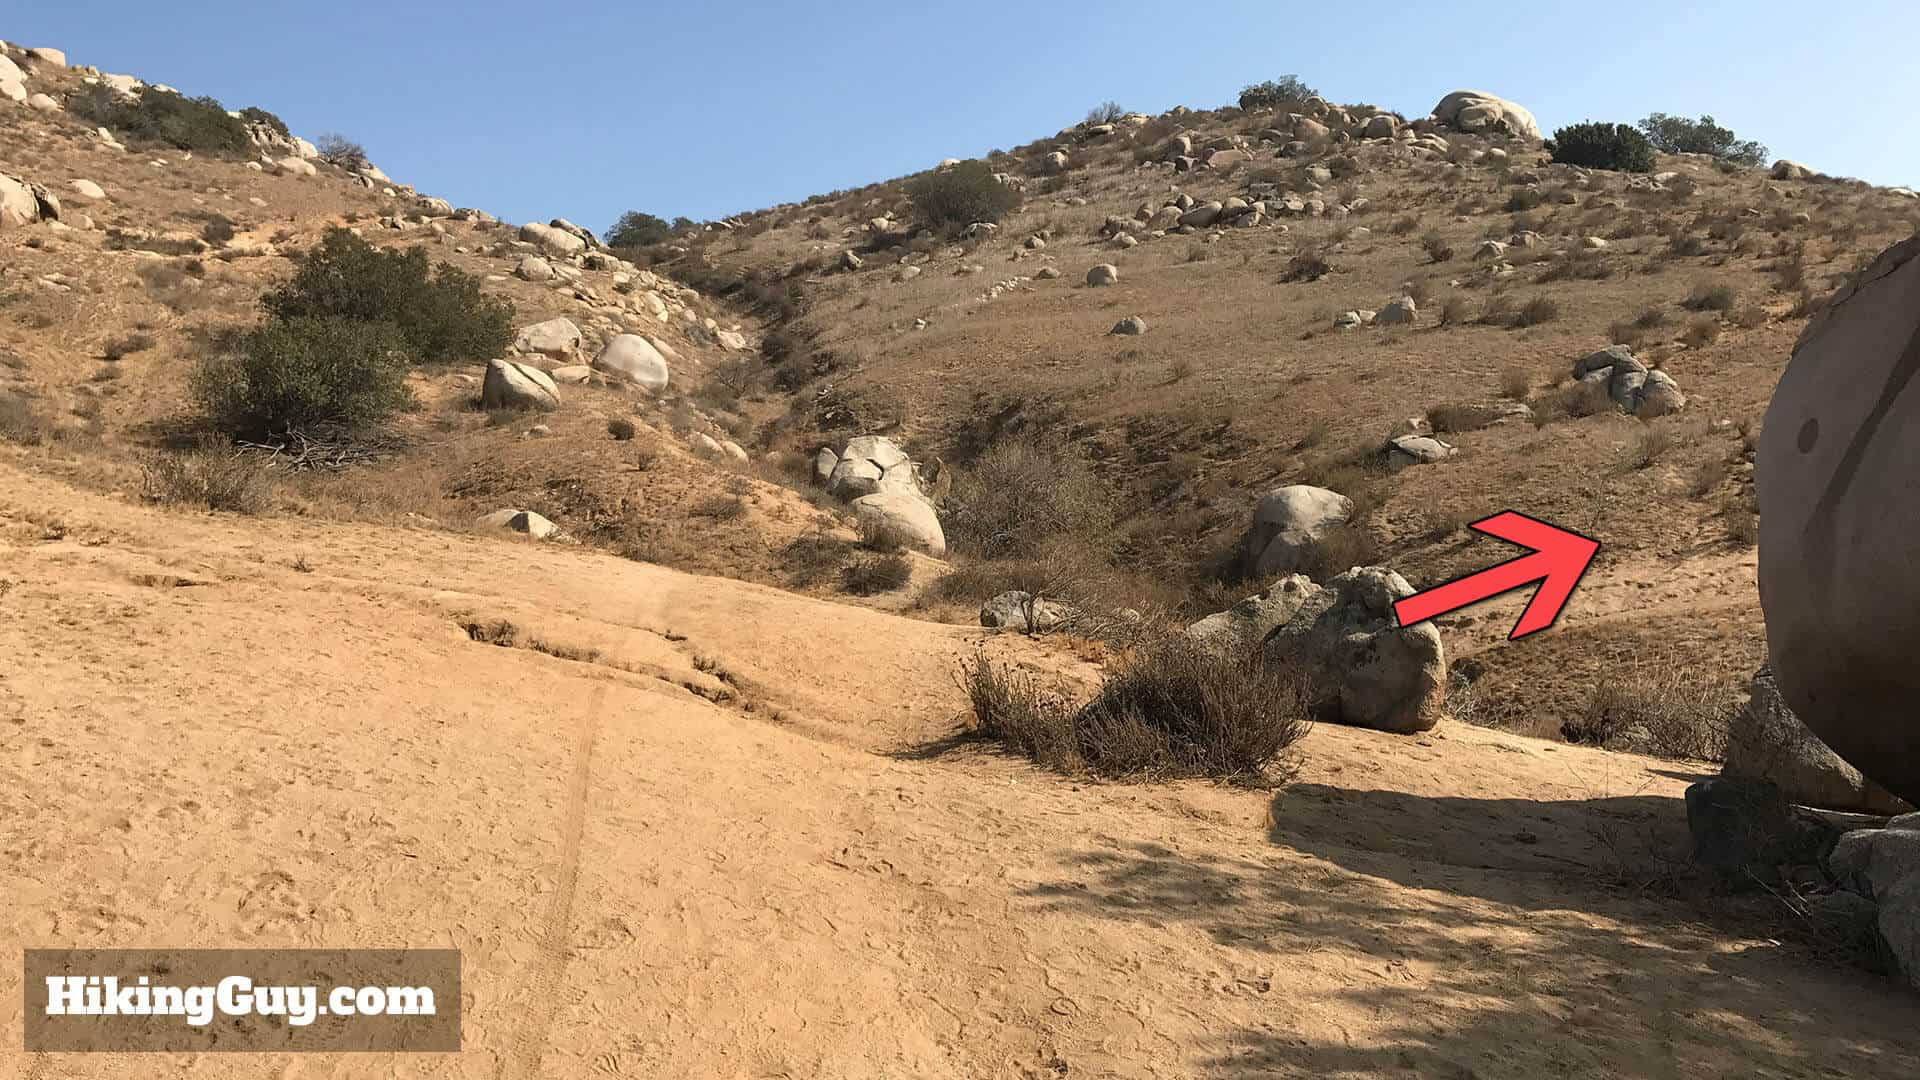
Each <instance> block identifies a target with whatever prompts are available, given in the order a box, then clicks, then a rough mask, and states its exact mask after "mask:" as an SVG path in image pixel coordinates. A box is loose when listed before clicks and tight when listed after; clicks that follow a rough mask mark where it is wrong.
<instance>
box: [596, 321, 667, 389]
mask: <svg viewBox="0 0 1920 1080" xmlns="http://www.w3.org/2000/svg"><path fill="white" fill-rule="evenodd" d="M593 367H594V370H596V371H600V372H604V373H606V374H608V375H613V376H616V377H618V378H622V379H625V380H627V381H628V382H631V383H633V384H635V385H637V386H641V387H644V388H646V389H648V390H651V391H654V392H655V393H658V392H659V391H661V390H665V389H666V388H667V380H668V377H669V374H670V371H669V368H668V366H667V358H666V357H664V356H662V355H660V350H658V349H656V348H654V347H653V343H652V342H651V341H648V340H647V339H646V338H643V337H641V336H640V335H639V334H617V335H615V336H614V338H613V340H611V341H609V342H607V346H606V348H604V349H601V350H600V355H599V356H596V357H594V358H593Z"/></svg>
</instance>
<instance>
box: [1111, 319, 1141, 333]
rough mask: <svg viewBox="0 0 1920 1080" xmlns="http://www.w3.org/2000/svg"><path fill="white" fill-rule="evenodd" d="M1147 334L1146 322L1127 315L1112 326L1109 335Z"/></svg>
mask: <svg viewBox="0 0 1920 1080" xmlns="http://www.w3.org/2000/svg"><path fill="white" fill-rule="evenodd" d="M1146 332H1147V320H1145V319H1143V318H1141V317H1140V316H1138V315H1129V316H1127V317H1126V318H1124V319H1121V320H1120V321H1119V322H1117V323H1114V324H1113V329H1112V330H1109V331H1107V333H1109V334H1136V335H1137V334H1144V333H1146Z"/></svg>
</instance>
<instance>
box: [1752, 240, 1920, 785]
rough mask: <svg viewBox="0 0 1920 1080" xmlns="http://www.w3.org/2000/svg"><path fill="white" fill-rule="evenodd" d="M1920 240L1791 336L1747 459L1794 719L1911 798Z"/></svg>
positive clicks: (1918, 775)
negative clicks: (1751, 460) (1789, 353)
mask: <svg viewBox="0 0 1920 1080" xmlns="http://www.w3.org/2000/svg"><path fill="white" fill-rule="evenodd" d="M1916 375H1920V236H1916V237H1914V238H1911V239H1908V240H1906V241H1903V242H1902V243H1900V244H1897V245H1895V246H1894V247H1892V248H1890V249H1888V250H1887V251H1885V252H1883V253H1881V255H1880V256H1879V257H1878V258H1877V259H1876V260H1875V261H1874V262H1873V264H1872V265H1870V266H1869V267H1868V268H1867V269H1866V270H1865V271H1863V272H1862V273H1861V274H1860V275H1859V276H1858V277H1856V278H1855V279H1854V280H1853V281H1851V282H1850V283H1849V284H1847V285H1845V286H1843V287H1842V288H1841V289H1840V290H1838V291H1837V292H1836V293H1835V294H1834V296H1833V298H1832V299H1831V300H1830V301H1829V302H1828V304H1827V306H1826V308H1825V309H1824V310H1822V311H1821V312H1820V313H1819V314H1817V315H1815V316H1814V317H1813V319H1812V320H1811V321H1810V322H1809V323H1808V325H1807V328H1806V331H1805V332H1804V333H1803V334H1802V335H1801V337H1800V341H1799V344H1798V345H1797V346H1796V347H1795V349H1794V351H1793V358H1792V360H1791V361H1789V362H1788V364H1787V368H1786V372H1785V373H1784V374H1783V375H1782V376H1781V378H1780V384H1779V386H1778V387H1776V388H1775V390H1774V393H1773V401H1772V404H1771V405H1770V406H1769V407H1768V408H1767V413H1766V419H1765V421H1764V424H1763V426H1762V428H1761V434H1760V439H1759V445H1758V456H1757V459H1756V462H1755V464H1756V483H1757V488H1758V493H1759V502H1760V566H1759V582H1760V604H1761V607H1762V609H1763V610H1764V612H1765V614H1766V621H1767V651H1768V655H1769V659H1770V665H1769V666H1770V667H1771V668H1772V670H1773V673H1774V675H1775V677H1776V678H1777V679H1778V680H1779V684H1780V693H1781V696H1782V697H1783V698H1784V699H1785V701H1786V703H1787V705H1788V706H1789V707H1790V708H1791V709H1792V710H1793V713H1794V715H1796V716H1798V717H1799V718H1800V720H1801V721H1802V722H1803V723H1805V724H1806V726H1807V727H1808V728H1809V729H1810V730H1811V731H1812V732H1813V733H1814V734H1815V735H1817V736H1819V738H1820V740H1821V741H1822V742H1824V743H1826V744H1827V745H1828V746H1829V747H1831V748H1832V749H1833V751H1834V752H1835V753H1837V754H1838V755H1839V756H1840V757H1841V758H1842V759H1844V760H1845V761H1847V762H1848V763H1850V764H1852V765H1853V766H1855V767H1856V768H1858V769H1859V770H1860V771H1861V772H1862V773H1863V774H1865V775H1866V776H1867V777H1868V778H1871V779H1872V780H1874V781H1877V782H1878V783H1880V784H1881V785H1882V786H1884V787H1885V788H1886V789H1887V790H1888V791H1890V792H1892V793H1893V794H1894V795H1896V796H1899V797H1900V798H1903V799H1905V800H1906V801H1908V802H1910V803H1920V710H1916V709H1915V707H1914V704H1915V702H1916V701H1920V664H1916V663H1915V662H1914V645H1915V643H1916V642H1920V562H1916V561H1915V560H1914V558H1913V543H1914V538H1915V537H1916V536H1920V499H1915V498H1914V497H1913V494H1914V487H1913V484H1914V479H1913V478H1914V472H1913V469H1914V462H1916V461H1920V380H1916Z"/></svg>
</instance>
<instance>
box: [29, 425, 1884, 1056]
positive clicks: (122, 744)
mask: <svg viewBox="0 0 1920 1080" xmlns="http://www.w3.org/2000/svg"><path fill="white" fill-rule="evenodd" d="M299 560H304V563H305V565H307V566H308V567H309V568H310V569H309V570H307V571H305V572H303V571H301V570H298V569H295V568H294V565H293V564H294V563H295V562H296V561H299ZM0 582H4V585H0V590H4V591H0V608H4V609H5V618H4V619H0V655H3V656H5V657H7V658H8V659H7V662H6V663H5V664H4V665H0V740H4V744H5V750H6V752H5V753H4V754H0V865H4V871H5V875H6V879H7V881H8V893H7V895H8V897H9V899H10V900H11V903H9V904H8V905H7V906H6V908H5V910H4V914H0V926H4V929H0V941H4V942H5V946H6V948H7V949H9V950H13V949H18V948H22V947H25V946H28V945H74V946H85V945H100V946H105V945H115V946H132V945H172V946H213V945H229V946H232V945H237V946H274V945H286V946H360V945H365V946H376V945H377V946H453V947H458V948H459V949H461V950H462V951H463V954H464V961H465V980H466V988H467V995H468V996H467V1001H466V1002H465V1006H466V1009H467V1013H466V1015H467V1023H466V1030H465V1036H466V1038H465V1049H464V1051H463V1052H462V1053H461V1054H459V1055H458V1056H457V1057H394V1058H384V1057H377V1056H376V1057H364V1056H363V1057H351V1058H349V1057H332V1056H303V1057H289V1058H285V1059H272V1060H262V1059H260V1058H257V1057H252V1056H246V1055H217V1054H216V1055H206V1056H203V1057H199V1058H184V1057H182V1058H154V1059H142V1060H141V1061H140V1062H139V1066H140V1069H141V1071H142V1073H143V1074H144V1075H194V1076H234V1077H239V1076H250V1077H251V1076H263V1075H266V1076H275V1077H289V1078H294V1077H299V1078H307V1077H322V1076H328V1077H335V1076H367V1075H387V1076H428V1075H432V1076H460V1077H531V1076H648V1077H660V1076H676V1077H847V1078H858V1077H907V1076H913V1077H1027V1076H1061V1075H1073V1076H1102V1077H1105V1076H1115V1077H1193V1076H1295V1075H1298V1076H1375V1075H1399V1076H1423V1077H1424V1076H1462V1077H1464V1076H1479V1077H1539V1076H1593V1077H1603V1076H1604V1077H1614V1076H1623V1075H1624V1076H1727V1075H1741V1076H1752V1075H1768V1076H1899V1075H1911V1074H1912V1072H1913V1069H1914V1064H1915V1062H1916V1060H1920V1058H1917V1057H1916V1055H1920V1034H1916V1029H1915V1026H1914V1024H1913V1017H1914V1015H1915V1012H1914V1010H1915V1000H1914V998H1913V997H1912V996H1911V995H1910V994H1908V993H1905V992H1902V991H1899V990H1896V989H1894V988H1892V987H1891V986H1890V985H1888V984H1887V983H1885V982H1884V981H1882V980H1879V979H1876V978H1874V977H1871V976H1868V975H1865V974H1861V973H1858V972H1854V971H1850V970H1845V969H1840V968H1836V967H1828V966H1822V965H1819V964H1816V963H1815V962H1813V960H1812V959H1811V958H1809V957H1808V956H1807V955H1805V954H1804V953H1802V952H1800V951H1798V950H1797V949H1795V948H1790V947H1785V946H1782V945H1780V944H1779V943H1777V942H1770V941H1766V940H1747V939H1742V938H1739V937H1728V936H1727V935H1726V934H1724V933H1720V932H1711V931H1709V930H1707V929H1706V928H1704V927H1700V926H1695V925H1690V924H1689V923H1688V922H1687V921H1686V920H1685V916H1684V915H1683V914H1681V913H1679V912H1677V911H1676V910H1675V909H1674V907H1673V906H1672V905H1670V904H1665V903H1662V902H1658V901H1655V900H1651V899H1642V898H1638V897H1635V896H1633V895H1630V894H1627V893H1623V892H1620V891H1617V890H1611V889H1607V888H1604V887H1603V886H1602V885H1601V884H1600V883H1599V882H1600V879H1602V878H1604V877H1605V876H1606V874H1607V873H1608V870H1609V860H1610V859H1613V858H1615V857H1617V856H1618V855H1619V852H1620V850H1621V849H1620V845H1619V843H1618V842H1617V837H1619V836H1623V835H1625V836H1633V837H1635V838H1636V839H1635V840H1634V841H1632V844H1645V845H1649V847H1648V848H1647V849H1646V850H1647V851H1652V852H1669V853H1670V852H1671V851H1673V850H1676V849H1677V847H1676V846H1677V845H1678V844H1679V843H1681V840H1682V838H1681V837H1680V835H1679V831H1680V819H1681V808H1680V804H1679V802H1678V799H1677V796H1678V794H1679V792H1680V790H1681V789H1682V788H1683V786H1684V784H1685V783H1686V782H1687V780H1688V779H1689V777H1688V776H1687V774H1686V773H1685V772H1684V771H1682V770H1675V769H1674V768H1673V767H1672V766H1671V765H1669V764H1664V763H1658V762H1654V761H1651V760H1649V759H1642V758H1636V757H1632V756H1628V755H1619V754H1609V753H1603V752H1599V751H1593V750H1588V749H1583V748H1578V747H1567V746H1555V745H1552V744H1550V743H1545V742H1536V741H1532V740H1528V739H1524V738H1521V737H1518V736H1514V735H1509V734H1504V733H1499V732H1493V731H1488V730H1482V729H1474V728H1467V727H1462V726H1458V725H1449V726H1444V727H1442V728H1440V729H1438V730H1436V731H1435V732H1433V733H1432V734H1430V735H1428V736H1424V737H1420V738H1416V739H1412V740H1407V739H1398V738H1395V737H1392V736H1385V735H1379V734H1375V733H1369V732H1361V731H1352V730H1344V729H1335V728H1321V729H1319V730H1316V731H1315V732H1314V734H1313V735H1312V736H1311V737H1310V738H1309V739H1308V740H1307V741H1306V743H1305V744H1303V747H1302V749H1303V750H1304V757H1305V761H1304V765H1303V770H1302V773H1301V776H1300V778H1299V780H1298V781H1297V782H1296V783H1294V784H1292V785H1291V786H1289V787H1287V788H1285V789H1283V790H1280V791H1278V792H1277V793H1268V792H1255V791H1244V790H1235V789H1223V788H1218V787H1214V786H1210V785H1204V784H1188V785H1173V786H1164V787H1129V786H1110V785H1093V784H1082V783H1074V782H1069V781H1066V780H1062V779H1060V778H1057V777H1054V776H1051V775H1047V774H1042V773H1039V772H1036V771H1035V770H1033V769H1031V768H1030V767H1028V766H1026V765H1025V764H1023V763H1018V762H1013V761H1009V760H1007V759H1005V758H1003V757H1000V756H998V755H995V754H993V753H990V752H987V751H984V750H981V749H978V748H976V747H974V746H972V745H970V744H967V743H964V742H962V741H958V740H954V739H952V738H950V736H952V735H953V734H954V733H955V732H956V730H957V729H958V727H959V723H960V713H961V710H962V704H961V701H960V699H959V695H958V692H957V690H956V689H955V687H954V685H953V682H952V679H951V670H952V664H953V661H954V660H955V659H956V658H958V657H961V656H963V655H966V654H968V653H970V652H971V651H972V650H974V649H976V648H979V647H982V644H983V642H984V640H985V639H984V638H983V634H982V632H981V631H977V630H970V629H963V628H956V627H946V626H939V625H934V624H929V623H925V622H917V621H911V620H904V619H899V618H896V617H892V616H888V615H885V614H881V613H877V612H872V611H866V610H861V609H856V608H852V607H848V606H842V605H835V604H830V603H825V602H821V601H817V600H812V599H808V598H804V597H797V596H793V595H789V594H785V593H781V592H777V591H774V590H770V589H765V588H760V587H756V586H753V585H749V584H743V583H740V582H737V581H728V580H721V579H710V578H698V577H691V576H687V575H683V574H680V573H676V572H673V571H668V570H664V569H660V568H657V567H652V566H648V565H642V564H637V563H633V562H629V561H625V560H620V559H616V558H612V557H609V556H606V555H602V554H595V553H591V552H586V551H581V550H570V549H566V548H563V547H553V546H533V545H527V544H515V543H512V542H508V541H502V540H497V539H492V538H485V537H475V536H464V535H449V534H446V533H443V532H433V531H426V530H407V529H391V528H376V527H372V526H367V525H357V524H343V523H323V522H311V521H300V520H292V519H280V520H262V521H255V520H241V519H234V518H228V517H213V516H201V515H181V514H170V513H161V512H156V511H152V510H148V509H145V508H140V507H135V506H131V505H129V504H127V503H126V502H124V501H122V500H120V499H117V498H114V497H111V496H105V495H98V494H92V493H86V492H82V491H79V490H77V489H73V488H69V487H66V486H63V485H61V484H59V483H57V482H54V481H50V480H48V479H45V478H44V476H42V475H39V474H36V473H33V472H28V471H26V470H24V469H22V468H20V467H18V465H17V463H16V464H8V465H0ZM475 619H482V620H492V619H510V620H513V621H514V622H515V623H516V625H518V626H519V627H521V628H522V629H523V630H524V631H526V632H527V636H538V637H540V638H541V639H543V640H544V641H546V642H548V643H549V645H550V646H551V647H554V648H555V650H556V651H561V652H566V651H570V650H573V649H587V648H592V649H597V650H598V651H599V654H600V655H599V657H598V658H597V659H594V660H585V661H583V660H567V659H562V658H559V657H556V656H553V655H547V654H544V653H542V652H539V651H534V650H531V649H524V648H501V647H496V646H493V645H487V644H482V643H479V642H475V641H472V640H470V639H469V637H468V635H467V634H466V632H465V631H464V630H462V629H461V624H462V623H463V622H465V621H470V620H475ZM985 647H988V648H991V649H994V650H996V651H999V652H1002V653H1004V654H1006V655H1008V656H1009V657H1014V658H1018V659H1020V660H1022V661H1023V662H1026V663H1029V664H1032V665H1033V666H1035V667H1036V668H1039V669H1040V670H1043V671H1057V672H1059V673H1061V675H1062V676H1063V677H1068V678H1072V677H1085V675H1086V674H1087V671H1086V669H1085V668H1084V667H1083V666H1081V665H1080V664H1079V662H1078V661H1076V660H1074V659H1073V658H1071V657H1069V656H1064V655H1060V654H1058V653H1055V652H1052V651H1047V647H1045V646H1039V645H1034V644H1032V643H1029V642H1026V641H1022V640H1008V639H999V640H994V641H991V642H985ZM1603 835H1612V836H1614V837H1616V841H1615V842H1612V843H1609V842H1606V841H1604V840H1603V839H1602V837H1603ZM1641 838H1643V839H1641ZM1629 846H1631V844H1630V845H1629ZM1627 857H1629V858H1634V857H1639V856H1636V855H1633V854H1631V853H1629V854H1628V856H1627ZM17 972H18V968H16V967H10V966H5V965H0V997H4V998H5V999H7V1000H19V998H18V996H17V995H18V993H19V990H20V988H19V987H18V986H17V985H16V983H17V980H18V978H19V976H18V974H17ZM19 1045H20V1031H19V1019H18V1016H17V1015H15V1014H11V1013H10V1014H8V1015H7V1016H6V1019H5V1021H4V1023H3V1024H0V1048H4V1049H0V1072H5V1073H7V1074H10V1075H27V1076H35V1077H54V1076H80V1077H91V1076H99V1077H104V1076H124V1075H128V1071H127V1070H128V1067H129V1063H128V1061H127V1060H126V1059H121V1058H110V1057H104V1056H29V1055H24V1054H22V1053H21V1052H20V1051H19V1049H18V1047H19Z"/></svg>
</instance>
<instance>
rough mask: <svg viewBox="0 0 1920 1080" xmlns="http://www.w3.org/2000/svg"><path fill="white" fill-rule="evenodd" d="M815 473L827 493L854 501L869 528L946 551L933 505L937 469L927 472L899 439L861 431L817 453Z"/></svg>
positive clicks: (857, 513)
mask: <svg viewBox="0 0 1920 1080" xmlns="http://www.w3.org/2000/svg"><path fill="white" fill-rule="evenodd" d="M813 476H814V479H815V480H816V481H818V482H819V483H821V484H823V485H825V487H826V489H827V493H828V494H830V495H833V496H834V497H835V498H838V499H842V500H845V501H847V502H848V503H850V504H851V506H852V509H853V512H854V515H855V517H857V518H858V519H859V520H860V522H861V523H862V524H863V525H864V526H867V527H870V528H875V529H882V530H886V531H889V532H892V533H894V534H895V535H897V536H899V537H900V538H902V539H903V540H905V541H906V542H907V543H910V544H911V545H913V546H914V547H917V548H920V549H921V550H923V551H926V552H927V553H928V554H930V555H935V556H940V555H945V554H946V553H947V534H946V531H945V530H944V529H942V528H941V527H940V515H939V513H938V511H936V510H935V508H934V496H935V493H936V492H937V490H938V470H937V468H936V470H935V471H934V474H933V475H931V476H929V475H926V474H925V471H924V470H923V469H922V467H921V465H920V464H919V463H918V462H916V461H914V460H913V459H912V458H911V457H909V456H908V455H907V452H906V451H905V450H902V449H901V448H900V446H899V444H898V443H895V442H894V441H893V440H892V439H889V438H887V437H886V436H884V435H859V436H856V437H854V438H852V439H849V440H847V442H846V444H845V445H844V446H843V447H842V448H841V449H840V450H839V451H838V452H835V451H834V450H833V449H832V448H831V447H822V448H821V449H820V450H819V452H818V453H816V454H815V455H814V462H813Z"/></svg>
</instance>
